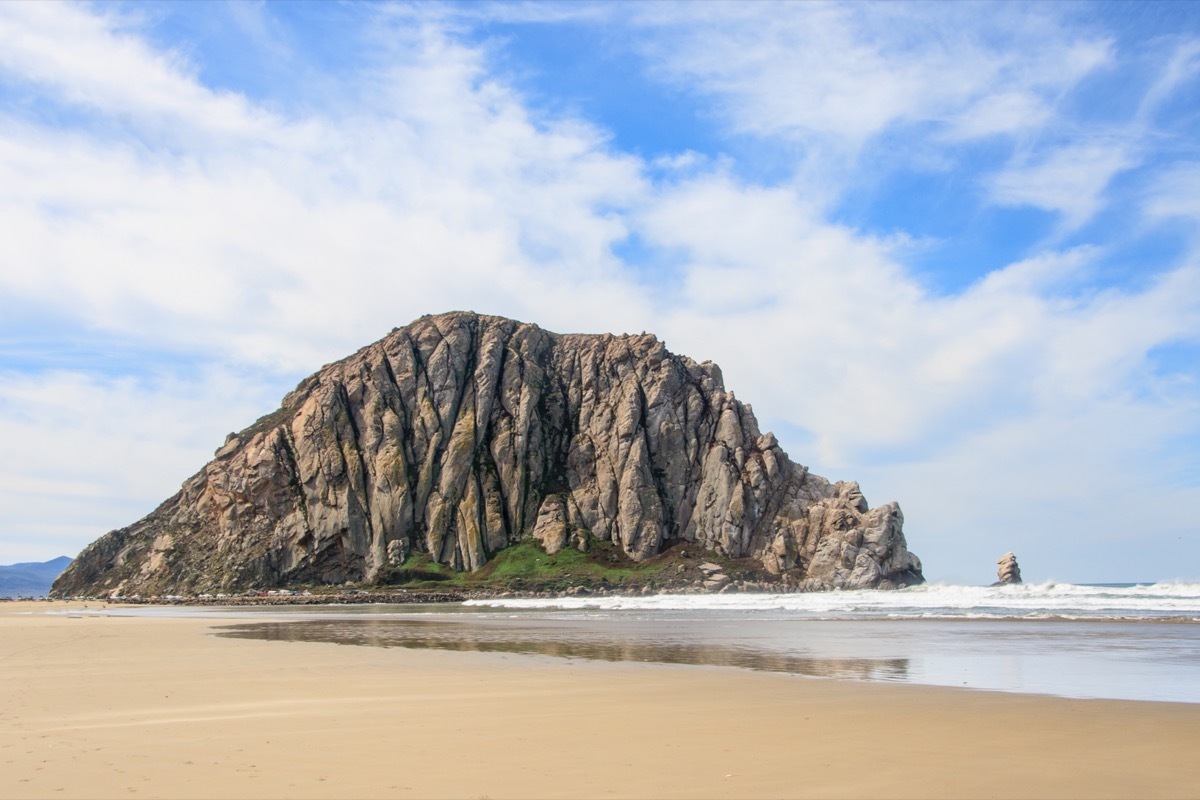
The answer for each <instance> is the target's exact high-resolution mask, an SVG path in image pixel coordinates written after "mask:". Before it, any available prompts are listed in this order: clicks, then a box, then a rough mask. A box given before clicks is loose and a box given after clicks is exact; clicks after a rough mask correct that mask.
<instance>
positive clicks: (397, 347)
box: [55, 313, 921, 595]
mask: <svg viewBox="0 0 1200 800" xmlns="http://www.w3.org/2000/svg"><path fill="white" fill-rule="evenodd" d="M902 524H903V516H902V515H901V513H900V509H899V507H898V506H897V505H896V504H895V503H890V504H888V505H884V506H880V507H878V508H875V509H869V508H868V506H867V502H866V501H865V500H864V499H863V496H862V494H861V492H860V491H859V489H858V486H857V484H854V483H836V484H830V483H829V482H828V481H826V480H825V479H823V478H820V477H818V476H815V475H811V474H809V473H808V471H807V469H806V468H805V467H802V466H800V465H797V464H793V463H792V462H791V461H790V460H789V459H788V457H787V455H786V454H785V453H784V452H783V450H781V449H780V448H779V445H778V443H777V442H776V440H775V437H774V436H773V435H771V434H770V433H767V434H760V432H759V430H758V424H757V422H756V421H755V419H754V415H753V413H752V412H751V410H750V408H749V406H746V405H743V404H742V403H740V402H738V401H737V400H736V399H735V398H734V396H733V393H732V392H727V391H725V388H724V386H723V383H722V378H721V372H720V369H719V368H718V367H717V366H716V365H714V364H712V363H710V362H705V363H703V364H697V363H696V362H694V361H692V360H691V359H688V358H686V357H682V356H676V355H673V354H671V353H670V352H668V351H667V349H666V347H665V346H664V345H663V343H662V342H660V341H658V340H657V339H656V338H655V337H654V336H652V335H647V334H643V335H640V336H613V335H609V334H605V335H575V334H572V335H557V334H553V333H549V332H547V331H544V330H542V329H540V328H538V327H537V326H535V325H527V324H522V323H518V322H515V321H513V320H509V319H503V318H498V317H487V316H479V315H476V314H473V313H451V314H443V315H439V316H432V317H423V318H422V319H420V320H418V321H416V322H414V323H413V324H411V325H409V326H407V327H405V328H400V329H396V330H394V331H392V333H391V334H390V335H388V336H386V337H385V338H383V339H382V340H380V341H379V342H376V343H375V344H372V345H370V346H368V347H366V348H364V349H363V350H360V351H359V352H358V353H356V354H354V355H353V356H351V357H349V358H347V359H345V360H343V361H340V362H338V363H336V364H332V365H329V366H327V367H325V368H324V369H322V370H321V371H320V372H318V373H317V374H315V375H313V376H312V377H310V378H308V379H307V380H305V381H303V382H302V383H301V384H300V385H299V386H298V387H297V388H296V390H295V391H293V392H291V393H290V394H288V395H287V396H286V397H285V398H284V400H283V404H282V407H281V408H280V409H279V410H278V411H276V412H275V413H273V414H271V415H269V416H268V417H264V418H263V419H262V420H259V421H258V422H257V423H256V424H255V425H253V426H251V427H250V428H248V429H246V430H245V431H242V432H241V433H240V434H236V435H235V434H231V435H230V437H229V438H228V440H227V441H226V443H225V444H224V446H222V447H221V448H220V449H219V450H217V452H216V458H215V459H214V460H213V461H212V462H211V463H209V464H208V465H207V466H205V467H204V469H203V470H201V472H200V473H198V474H197V475H195V476H193V477H192V478H191V479H189V480H188V481H187V482H186V483H185V484H184V485H183V487H182V489H181V491H180V492H179V493H178V494H177V495H175V496H174V497H172V498H170V499H169V500H167V501H166V502H165V503H163V505H162V506H160V507H159V508H158V509H157V510H155V511H154V512H153V513H152V514H150V515H149V516H148V517H146V518H145V519H143V520H141V521H140V522H138V523H136V524H134V525H132V526H130V527H128V528H124V529H121V530H117V531H113V532H111V533H109V534H107V535H105V536H103V537H101V538H100V539H99V540H97V541H96V542H94V543H93V544H92V545H90V546H89V547H88V548H86V549H85V550H84V552H83V553H82V554H80V556H79V558H77V559H76V561H75V562H74V564H73V565H72V566H71V568H70V569H69V570H68V571H67V572H66V573H65V574H64V575H63V576H62V577H61V578H60V579H59V581H58V582H57V583H56V584H55V592H56V593H58V594H60V595H70V594H82V593H91V594H101V593H110V592H120V593H122V594H133V593H135V592H136V593H141V594H147V593H164V592H165V593H172V592H174V593H184V592H195V591H213V590H226V591H228V590H234V589H242V588H249V587H252V586H260V587H268V586H281V585H287V584H298V583H342V582H345V581H355V582H358V581H363V580H369V579H371V577H372V576H373V575H374V574H375V572H376V571H377V570H378V569H379V568H381V567H383V566H385V565H389V564H392V565H394V564H396V563H398V561H401V560H403V558H404V557H406V556H407V555H408V553H409V552H411V551H420V552H425V553H428V554H429V555H430V556H431V557H432V558H434V559H435V560H437V561H439V562H441V563H444V564H446V565H449V566H451V567H453V568H454V569H458V570H473V569H476V568H478V567H480V566H482V565H483V564H484V563H485V562H486V561H487V560H488V558H489V556H491V555H492V554H494V553H496V552H497V551H499V550H501V549H503V548H504V547H507V546H508V545H510V544H513V543H515V542H517V541H519V540H521V539H524V538H526V537H534V538H536V539H537V540H538V541H539V542H540V543H541V544H542V546H543V547H544V548H545V549H546V550H547V552H555V551H556V550H558V549H561V548H563V547H569V546H573V547H579V548H581V549H582V548H586V547H587V544H588V541H589V540H591V539H593V538H599V539H605V540H610V541H612V542H614V543H616V544H618V545H619V546H620V547H621V548H622V550H624V552H625V553H626V554H628V555H629V557H631V558H632V559H634V560H644V559H646V558H649V557H651V556H653V555H654V554H656V553H657V552H659V551H660V549H661V548H662V547H663V546H664V545H665V544H667V543H670V542H672V541H674V540H679V539H683V540H686V541H688V542H695V543H696V544H697V545H699V546H700V547H703V548H705V549H707V550H711V551H715V552H718V553H721V554H723V555H726V556H730V557H734V558H741V557H752V558H755V559H758V560H760V561H761V562H762V564H763V565H764V566H765V567H766V569H768V570H770V571H771V572H772V573H776V574H779V573H785V572H786V573H788V574H790V575H792V576H794V577H795V578H796V579H797V580H806V581H808V583H807V586H808V587H809V588H831V587H846V588H861V587H874V586H882V587H890V586H899V585H908V584H911V583H916V582H920V581H921V574H920V570H921V566H920V562H919V561H918V560H917V558H916V557H915V556H914V555H912V554H911V553H909V552H908V550H907V548H906V545H905V540H904V534H903V532H902Z"/></svg>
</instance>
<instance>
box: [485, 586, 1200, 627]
mask: <svg viewBox="0 0 1200 800" xmlns="http://www.w3.org/2000/svg"><path fill="white" fill-rule="evenodd" d="M466 605H468V606H479V607H489V608H510V609H564V610H585V609H591V610H597V611H729V612H767V613H772V612H773V613H783V614H787V615H788V616H791V615H799V616H804V617H813V618H819V617H829V618H836V619H843V618H857V617H868V618H882V617H890V618H908V617H913V618H918V617H926V618H928V617H963V618H967V617H971V618H979V617H983V618H996V619H1003V618H1026V619H1028V618H1036V617H1070V618H1073V619H1155V618H1163V617H1169V618H1182V619H1192V620H1195V621H1200V584H1194V583H1157V584H1149V585H1135V586H1084V585H1078V584H1069V583H1040V584H1019V585H1009V586H995V587H993V586H959V585H953V584H926V585H922V586H914V587H910V588H907V589H900V590H893V591H883V590H860V591H834V592H817V593H807V594H764V593H730V594H659V595H647V596H631V597H625V596H603V597H558V598H496V599H489V600H470V601H467V603H466Z"/></svg>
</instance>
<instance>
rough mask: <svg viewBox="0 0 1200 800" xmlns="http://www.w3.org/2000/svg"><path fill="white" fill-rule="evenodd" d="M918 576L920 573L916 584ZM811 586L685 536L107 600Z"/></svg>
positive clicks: (400, 597) (528, 549)
mask: <svg viewBox="0 0 1200 800" xmlns="http://www.w3.org/2000/svg"><path fill="white" fill-rule="evenodd" d="M917 582H919V580H916V579H914V581H913V583H917ZM810 590H812V587H811V586H808V585H806V584H805V583H804V582H803V581H801V580H800V579H799V578H797V577H796V576H795V575H789V574H784V575H772V574H770V573H768V572H767V571H766V570H764V569H763V568H762V564H761V563H760V562H758V561H756V560H755V559H752V558H741V559H732V558H723V557H720V556H716V555H714V554H712V553H704V552H701V551H700V550H699V548H697V547H696V546H695V545H689V544H686V543H677V544H675V545H673V546H672V547H670V548H668V549H666V550H664V551H663V552H661V553H659V554H658V555H656V556H654V557H652V558H650V559H648V560H647V561H643V562H635V561H633V560H631V559H629V558H628V557H627V556H625V554H624V553H623V552H622V551H621V549H620V548H619V547H616V546H614V545H612V544H610V543H607V542H604V543H594V544H593V545H592V546H591V547H590V548H589V549H588V552H586V553H581V552H579V551H577V550H572V549H567V550H561V551H559V552H558V553H555V554H554V555H547V554H546V553H545V552H544V551H542V550H541V548H539V547H538V546H537V545H535V544H533V543H531V542H530V543H522V544H519V545H516V546H513V547H510V548H507V549H506V550H504V551H501V552H500V553H498V554H497V555H496V557H495V558H494V559H493V560H492V561H489V562H488V563H487V564H486V565H484V567H483V568H481V569H478V570H476V571H474V572H454V571H453V570H450V569H449V568H447V567H445V566H444V565H441V564H438V563H436V562H433V561H431V560H430V559H429V557H428V556H426V555H424V554H416V555H414V556H413V557H411V558H409V559H408V560H407V561H406V562H405V563H404V564H403V565H402V566H400V567H395V568H391V569H388V570H385V571H384V572H383V573H382V574H381V575H380V576H379V578H378V580H377V581H376V582H374V583H363V584H342V585H337V586H332V585H313V586H298V587H293V588H291V589H287V590H277V589H271V590H267V589H258V590H252V591H247V592H243V593H237V594H225V593H219V592H217V591H216V590H214V591H212V592H205V593H201V594H198V595H182V596H166V597H161V596H148V597H143V596H133V597H119V598H118V597H114V598H106V599H112V600H115V601H119V602H133V603H151V602H153V603H174V604H189V605H190V604H198V605H201V604H202V605H207V604H220V605H315V604H322V603H439V602H460V601H463V600H468V599H480V598H488V597H498V596H574V595H603V594H626V595H628V594H653V593H659V592H736V591H760V592H792V591H810Z"/></svg>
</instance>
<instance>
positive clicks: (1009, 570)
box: [992, 552, 1021, 586]
mask: <svg viewBox="0 0 1200 800" xmlns="http://www.w3.org/2000/svg"><path fill="white" fill-rule="evenodd" d="M996 564H997V569H996V577H997V578H998V580H997V581H996V582H995V583H994V584H992V585H993V586H1004V585H1005V584H1009V583H1020V582H1021V568H1020V567H1019V566H1017V557H1016V556H1015V555H1013V554H1012V553H1011V552H1009V553H1005V554H1004V555H1002V556H1000V558H999V559H998V560H997V561H996Z"/></svg>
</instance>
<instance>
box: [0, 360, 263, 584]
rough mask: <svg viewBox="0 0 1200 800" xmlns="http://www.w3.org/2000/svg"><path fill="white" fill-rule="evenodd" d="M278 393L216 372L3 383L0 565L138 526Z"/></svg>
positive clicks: (38, 377)
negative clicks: (227, 436)
mask: <svg viewBox="0 0 1200 800" xmlns="http://www.w3.org/2000/svg"><path fill="white" fill-rule="evenodd" d="M284 391H285V390H284V389H282V388H281V387H280V386H278V385H271V384H264V383H262V382H261V381H260V380H258V379H257V378H255V377H253V376H249V375H246V374H244V373H237V372H231V371H230V370H228V369H224V368H213V367H207V368H200V369H198V370H196V371H195V372H194V373H191V374H188V375H186V376H180V375H177V374H176V375H172V374H159V375H149V376H145V377H103V376H97V375H94V374H87V373H81V372H77V371H53V372H45V373H40V374H34V375H30V374H22V373H16V372H9V373H0V440H3V441H4V443H5V452H6V454H7V457H6V459H5V463H4V466H3V467H2V468H0V520H2V521H3V522H2V528H0V540H2V549H0V552H2V553H3V556H4V563H10V562H12V561H20V560H34V561H41V560H45V559H47V558H51V557H53V556H54V555H74V554H75V553H76V552H78V550H79V549H80V548H81V547H82V546H83V545H84V544H86V543H87V542H89V541H91V540H92V539H94V538H96V537H97V536H99V535H100V534H102V533H104V532H105V531H108V530H110V529H113V528H119V527H123V526H125V525H128V524H130V523H132V522H134V521H136V520H137V519H139V518H140V517H142V516H144V515H145V514H147V513H149V512H150V511H151V510H153V508H154V506H156V505H157V504H158V503H159V502H161V501H162V500H165V499H166V498H167V497H170V496H171V495H172V494H174V493H175V492H176V491H178V489H179V485H180V484H181V483H182V482H183V480H184V479H186V478H187V477H189V476H190V475H192V474H194V473H195V472H196V471H198V470H199V469H200V467H201V466H203V464H204V463H205V462H206V461H207V460H208V459H210V458H211V457H212V452H213V450H214V449H215V447H216V446H217V445H219V444H220V443H221V441H222V439H223V438H224V434H225V433H228V432H229V431H230V430H240V429H241V428H243V427H245V426H246V425H247V424H249V423H251V422H253V421H254V420H255V419H256V418H257V417H259V416H261V415H262V414H265V413H267V412H268V411H270V410H271V409H272V408H273V407H275V405H276V404H277V403H278V401H279V399H280V397H282V394H283V392H284Z"/></svg>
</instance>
